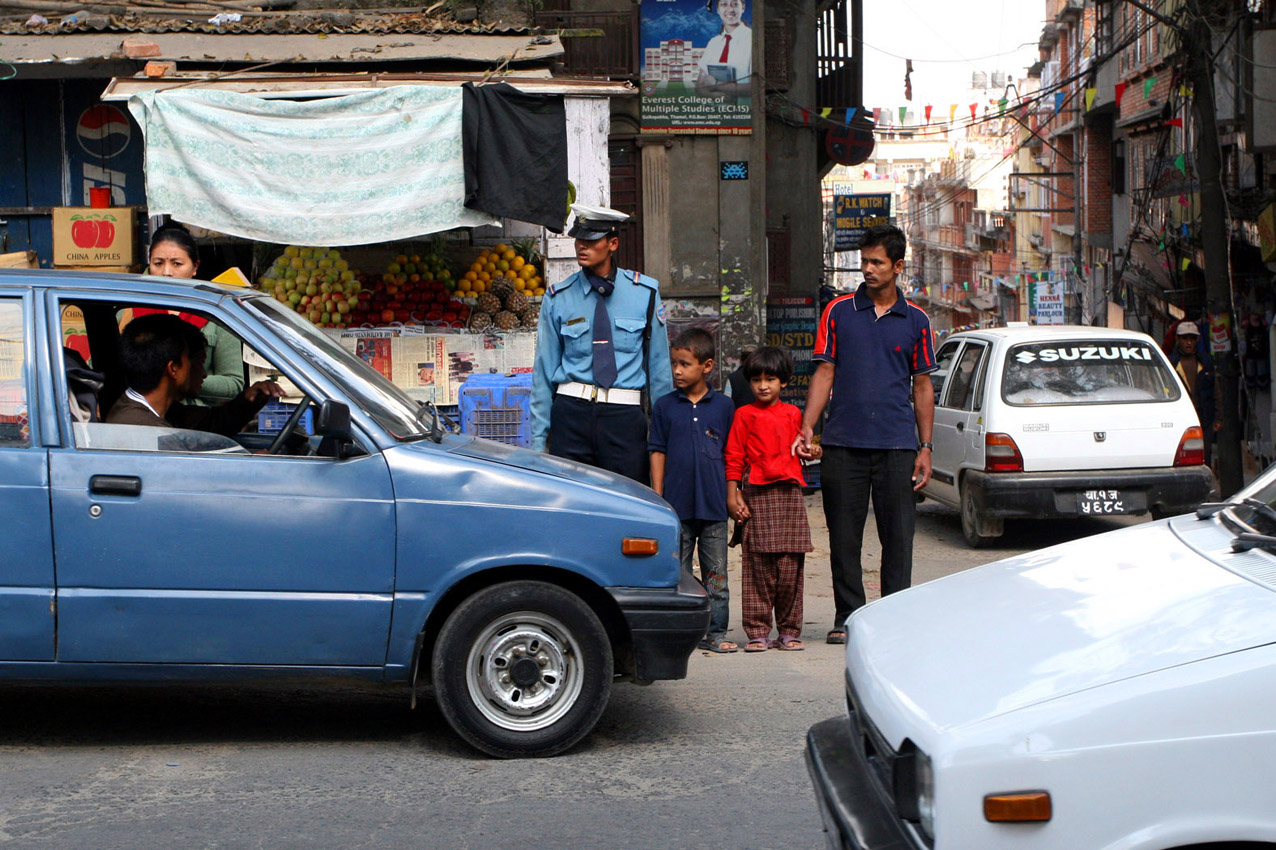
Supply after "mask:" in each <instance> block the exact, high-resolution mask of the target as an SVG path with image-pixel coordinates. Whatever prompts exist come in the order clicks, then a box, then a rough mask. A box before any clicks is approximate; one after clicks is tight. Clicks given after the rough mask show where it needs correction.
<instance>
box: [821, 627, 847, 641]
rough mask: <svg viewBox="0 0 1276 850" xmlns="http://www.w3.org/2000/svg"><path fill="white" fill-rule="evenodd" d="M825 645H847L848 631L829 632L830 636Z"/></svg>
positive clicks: (836, 630) (835, 630)
mask: <svg viewBox="0 0 1276 850" xmlns="http://www.w3.org/2000/svg"><path fill="white" fill-rule="evenodd" d="M825 643H846V630H845V629H834V630H833V631H831V632H829V636H828V637H827V638H825Z"/></svg>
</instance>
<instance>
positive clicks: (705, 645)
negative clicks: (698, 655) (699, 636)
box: [696, 638, 740, 655]
mask: <svg viewBox="0 0 1276 850" xmlns="http://www.w3.org/2000/svg"><path fill="white" fill-rule="evenodd" d="M696 645H697V646H698V647H699V648H700V649H703V650H705V651H707V652H718V653H721V654H723V655H725V654H726V653H728V652H735V651H736V650H738V649H739V648H740V647H739V646H737V645H736V644H735V643H734V642H733V641H729V640H727V639H726V638H722V639H721V640H709V639H708V638H706V639H704V640H702V641H700V643H698V644H696Z"/></svg>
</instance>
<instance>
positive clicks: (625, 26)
mask: <svg viewBox="0 0 1276 850" xmlns="http://www.w3.org/2000/svg"><path fill="white" fill-rule="evenodd" d="M638 20H639V19H638V6H637V5H634V6H633V8H632V9H627V10H624V11H617V12H579V11H543V12H537V13H536V25H537V26H538V27H541V28H543V29H544V30H545V31H546V32H551V33H558V34H560V35H561V36H562V40H563V50H564V57H563V70H562V73H563V74H564V75H566V76H573V77H609V78H612V79H615V78H631V79H637V78H638V74H639V70H640V69H639V67H638V66H639V61H638V58H639V47H638V26H639V24H638Z"/></svg>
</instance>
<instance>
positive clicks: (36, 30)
mask: <svg viewBox="0 0 1276 850" xmlns="http://www.w3.org/2000/svg"><path fill="white" fill-rule="evenodd" d="M3 6H4V3H3V0H0V8H3ZM97 8H101V7H97ZM218 13H222V14H223V17H222V22H221V23H216V24H214V23H211V21H212V20H213V19H214V17H215V16H217V15H218ZM235 14H238V15H239V20H238V21H234V20H228V19H226V18H225V15H231V16H233V15H235ZM44 17H45V18H47V19H48V22H47V23H44V24H39V23H31V22H32V21H34V20H36V19H37V16H33V15H30V13H28V12H24V13H23V15H22V16H20V17H13V18H9V19H7V20H6V19H2V18H0V35H31V36H59V37H60V36H64V35H68V34H74V33H92V32H119V33H155V34H158V33H176V32H202V33H209V34H217V35H235V34H244V35H247V34H276V35H282V34H288V33H311V34H318V33H327V34H336V33H342V34H349V35H360V34H373V33H380V34H392V33H403V34H408V33H411V34H430V35H521V34H524V33H528V32H530V30H529V29H528V28H527V27H525V26H512V25H510V24H506V23H504V22H497V23H481V22H479V21H474V22H471V23H460V22H458V21H456V20H454V19H452V18H451V17H449V16H440V15H436V14H427V13H425V12H423V11H420V10H416V11H403V12H398V11H386V10H378V11H372V12H369V11H360V10H346V9H313V10H307V11H297V12H292V11H286V12H285V11H271V12H259V11H253V10H246V9H231V8H225V9H218V10H217V11H205V12H192V11H189V10H187V9H184V8H182V7H180V6H172V7H169V8H167V9H165V8H163V7H157V8H156V10H155V13H154V14H137V13H135V12H128V13H125V14H120V15H104V14H98V13H95V12H93V11H90V10H81V11H77V12H74V13H73V14H67V15H55V14H53V13H46V14H45V15H44Z"/></svg>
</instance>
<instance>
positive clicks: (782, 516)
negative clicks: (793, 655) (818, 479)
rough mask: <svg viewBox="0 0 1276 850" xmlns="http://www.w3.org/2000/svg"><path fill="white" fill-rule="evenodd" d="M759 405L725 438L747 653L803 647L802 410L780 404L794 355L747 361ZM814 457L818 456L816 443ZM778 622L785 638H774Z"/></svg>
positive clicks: (772, 352)
mask: <svg viewBox="0 0 1276 850" xmlns="http://www.w3.org/2000/svg"><path fill="white" fill-rule="evenodd" d="M744 372H745V374H746V375H748V377H749V384H750V386H751V388H752V389H753V396H754V401H753V403H752V404H748V405H745V406H744V407H741V408H740V409H739V410H737V411H736V412H735V420H734V421H733V422H732V423H731V436H730V438H728V440H727V507H728V509H729V511H730V513H731V515H732V516H733V517H735V519H736V522H737V526H736V528H737V532H738V533H739V535H740V542H741V573H742V581H741V586H742V589H743V599H742V602H741V608H742V610H743V613H744V632H745V634H746V635H748V638H749V642H748V644H747V645H746V646H745V647H744V651H745V652H763V651H765V650H766V649H768V648H770V647H772V646H774V647H778V648H779V649H788V650H798V649H805V648H806V647H805V646H803V644H802V641H801V639H800V638H801V635H802V585H803V581H802V578H803V575H802V574H803V567H804V566H805V562H806V553H807V552H810V551H811V550H812V548H813V547H812V546H811V529H810V526H809V525H808V523H807V521H806V503H805V502H804V501H803V499H802V487H803V486H804V485H805V483H806V482H805V480H804V479H803V477H802V465H801V462H800V461H799V460H798V459H797V457H795V456H794V454H793V452H792V450H791V447H792V445H793V443H794V442H795V441H796V440H797V439H798V438H799V436H800V434H799V429H800V427H801V425H802V412H801V411H800V410H798V409H797V408H796V407H794V406H793V405H791V404H788V403H786V402H783V401H780V390H782V389H783V388H784V387H785V385H787V384H788V382H789V380H790V379H791V378H792V377H793V358H792V356H790V355H789V352H787V351H785V350H784V349H782V348H775V347H773V346H764V347H762V348H759V349H758V350H756V351H754V352H753V353H752V354H750V355H749V358H748V359H747V360H746V361H745V365H744ZM808 455H809V456H810V457H813V458H816V457H819V456H820V447H819V446H818V445H817V446H812V447H811V450H810V451H809V452H808ZM773 621H774V624H775V628H776V632H777V633H778V635H779V637H778V639H776V640H774V641H773V640H770V634H771V625H772V622H773Z"/></svg>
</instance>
